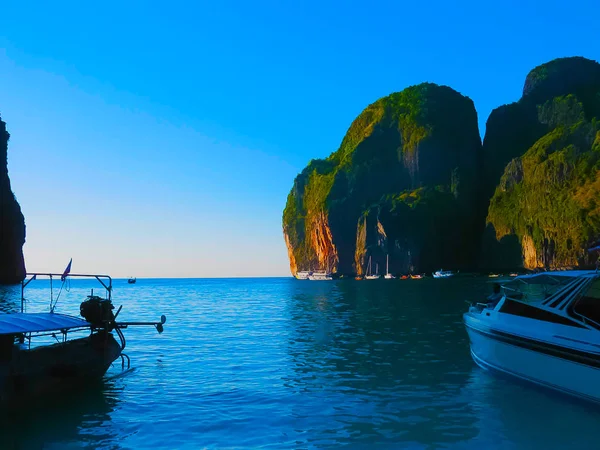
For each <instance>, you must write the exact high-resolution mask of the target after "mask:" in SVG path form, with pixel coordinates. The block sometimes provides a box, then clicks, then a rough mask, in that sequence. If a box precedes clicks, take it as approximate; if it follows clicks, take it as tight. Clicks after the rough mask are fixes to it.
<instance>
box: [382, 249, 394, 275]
mask: <svg viewBox="0 0 600 450" xmlns="http://www.w3.org/2000/svg"><path fill="white" fill-rule="evenodd" d="M383 278H385V279H386V280H393V279H394V278H396V277H395V276H394V275H392V274H391V273H390V255H386V256H385V276H384V277H383Z"/></svg>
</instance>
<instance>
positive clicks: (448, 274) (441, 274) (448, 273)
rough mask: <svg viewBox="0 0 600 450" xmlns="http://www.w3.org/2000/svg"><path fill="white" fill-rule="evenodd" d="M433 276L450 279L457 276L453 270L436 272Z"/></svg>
mask: <svg viewBox="0 0 600 450" xmlns="http://www.w3.org/2000/svg"><path fill="white" fill-rule="evenodd" d="M431 275H432V276H433V278H449V277H453V276H454V275H456V274H455V273H454V272H452V271H451V270H442V269H440V270H438V271H436V272H433V273H432V274H431Z"/></svg>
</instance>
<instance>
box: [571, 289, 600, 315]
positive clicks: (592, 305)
mask: <svg viewBox="0 0 600 450" xmlns="http://www.w3.org/2000/svg"><path fill="white" fill-rule="evenodd" d="M572 312H573V313H574V315H575V316H579V317H581V318H583V319H584V321H587V322H589V321H591V322H592V323H594V325H596V326H600V279H596V280H594V281H593V282H592V284H590V287H589V288H588V289H587V291H585V293H584V294H583V295H582V296H581V297H579V299H578V300H577V301H576V302H575V303H574V304H573V308H572Z"/></svg>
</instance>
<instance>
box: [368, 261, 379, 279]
mask: <svg viewBox="0 0 600 450" xmlns="http://www.w3.org/2000/svg"><path fill="white" fill-rule="evenodd" d="M376 267H377V269H376V273H372V272H371V257H370V256H369V265H368V266H367V274H366V275H365V280H378V279H379V278H380V276H379V265H377V266H376Z"/></svg>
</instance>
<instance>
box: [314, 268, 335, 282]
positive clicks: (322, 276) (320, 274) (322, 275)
mask: <svg viewBox="0 0 600 450" xmlns="http://www.w3.org/2000/svg"><path fill="white" fill-rule="evenodd" d="M308 279H309V280H312V281H330V280H333V277H332V276H331V272H329V271H328V270H318V271H315V272H313V273H311V274H310V275H309V276H308Z"/></svg>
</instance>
